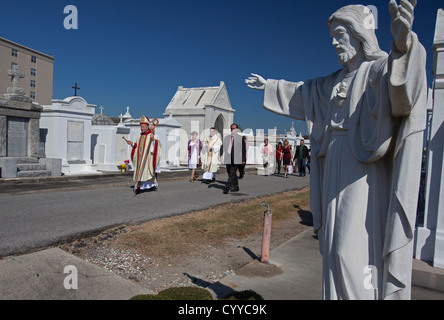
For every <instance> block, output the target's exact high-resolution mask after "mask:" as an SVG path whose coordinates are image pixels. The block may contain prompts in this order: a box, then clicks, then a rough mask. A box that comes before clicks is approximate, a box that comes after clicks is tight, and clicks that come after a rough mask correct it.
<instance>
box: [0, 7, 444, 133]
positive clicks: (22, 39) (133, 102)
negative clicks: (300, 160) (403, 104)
mask: <svg viewBox="0 0 444 320" xmlns="http://www.w3.org/2000/svg"><path fill="white" fill-rule="evenodd" d="M351 3H353V2H352V1H342V0H341V1H331V0H330V1H327V0H317V1H316V0H315V1H313V0H312V1H309V0H298V1H296V0H254V1H252V0H237V1H232V0H224V1H213V0H205V1H203V0H188V1H185V0H169V1H151V0H148V1H135V0H125V1H123V0H118V1H114V0H108V1H105V0H77V1H75V0H20V1H17V0H2V2H1V6H0V10H1V19H0V30H1V33H0V36H1V37H4V38H6V39H9V40H12V41H14V42H17V43H20V44H22V45H25V46H28V47H31V48H33V49H36V50H38V51H41V52H43V53H47V54H50V55H52V56H53V57H55V59H56V60H55V63H54V88H53V97H54V98H56V99H64V98H66V97H68V96H71V95H73V89H71V87H72V86H73V85H74V83H75V82H77V83H78V86H79V87H80V91H79V92H78V94H79V95H80V96H82V97H84V98H85V99H86V101H88V102H89V103H92V104H96V105H98V106H100V105H103V106H104V108H105V109H104V113H106V114H108V115H109V116H111V117H116V116H118V115H119V114H120V113H124V112H125V111H126V109H125V108H126V106H130V107H131V109H130V111H131V114H132V115H133V116H134V117H140V116H141V115H142V114H143V115H146V116H148V117H162V113H163V112H164V110H165V108H166V106H167V105H168V103H169V101H170V100H171V98H172V97H173V95H174V93H175V92H176V89H177V87H178V86H184V87H201V86H216V85H218V84H219V82H220V81H224V82H225V83H226V85H227V88H228V94H229V96H230V100H231V103H232V105H233V108H235V109H236V110H237V111H236V113H235V121H236V122H238V123H239V124H240V125H241V126H242V127H243V128H253V129H260V128H262V129H265V130H267V129H269V128H273V127H274V126H275V125H276V126H277V127H278V131H279V132H283V130H284V129H289V128H290V126H291V122H292V121H293V120H292V119H289V118H286V117H282V116H278V115H275V114H272V113H271V112H268V111H266V110H264V109H263V94H262V93H261V92H258V91H254V90H251V89H249V88H248V87H246V85H245V83H244V79H245V78H246V77H248V76H249V75H250V73H252V72H253V73H258V74H260V75H262V76H263V77H265V78H273V79H286V80H289V81H300V80H306V79H309V78H314V77H318V76H322V75H326V74H329V73H331V72H333V71H336V70H337V69H339V68H340V66H339V65H338V64H337V58H336V53H335V50H334V48H333V46H332V45H331V38H330V36H329V32H328V29H327V24H326V21H327V19H328V17H329V16H330V15H331V14H332V13H333V12H334V11H335V10H337V9H339V8H340V7H342V6H344V5H346V4H351ZM355 3H356V2H355ZM358 3H362V4H365V5H374V6H376V7H377V9H378V18H379V21H378V30H377V35H378V38H379V42H380V46H381V48H382V49H383V50H384V51H387V52H388V51H390V47H391V42H392V36H391V33H390V15H389V13H388V3H389V1H388V0H387V1H381V0H374V1H362V2H358ZM70 4H72V5H75V6H76V7H77V9H78V29H77V30H66V29H65V28H64V27H63V21H64V19H65V17H66V16H67V15H66V14H64V13H63V9H64V7H65V6H66V5H70ZM442 6H443V4H442V3H440V2H439V1H430V0H427V1H425V0H418V5H417V8H416V12H415V25H414V31H415V32H416V33H417V34H418V35H419V39H420V41H421V42H422V44H423V45H424V47H425V48H426V49H427V52H428V64H427V71H428V74H429V85H430V81H431V79H432V78H431V69H432V44H433V35H434V31H435V22H436V13H437V10H438V8H440V7H442ZM5 72H6V71H5ZM295 127H296V130H297V131H298V132H300V131H302V132H303V133H305V132H306V127H305V124H304V123H303V122H301V121H295Z"/></svg>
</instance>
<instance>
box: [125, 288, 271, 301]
mask: <svg viewBox="0 0 444 320" xmlns="http://www.w3.org/2000/svg"><path fill="white" fill-rule="evenodd" d="M130 300H194V301H196V300H213V297H212V296H211V293H210V292H209V291H208V290H206V289H203V288H198V287H178V288H169V289H166V290H163V291H161V292H159V293H158V294H141V295H137V296H134V297H132V298H131V299H130ZM222 300H264V298H262V296H261V295H260V294H258V293H256V292H254V291H252V290H245V291H234V292H232V293H230V294H229V295H228V296H227V297H225V298H224V299H222Z"/></svg>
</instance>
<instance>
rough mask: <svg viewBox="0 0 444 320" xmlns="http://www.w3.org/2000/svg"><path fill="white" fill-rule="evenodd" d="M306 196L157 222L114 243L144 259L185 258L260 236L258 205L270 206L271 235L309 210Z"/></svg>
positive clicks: (217, 208) (228, 206)
mask: <svg viewBox="0 0 444 320" xmlns="http://www.w3.org/2000/svg"><path fill="white" fill-rule="evenodd" d="M309 194H310V192H309V190H308V188H306V189H304V190H301V191H289V192H285V193H282V194H279V195H273V196H265V197H260V198H256V199H251V200H246V201H243V202H237V203H229V204H225V205H221V206H215V207H212V208H210V209H207V210H203V211H198V212H192V213H188V214H185V215H182V216H176V217H171V218H163V219H157V220H154V221H150V222H147V223H144V224H142V225H139V226H134V227H132V228H131V229H130V232H128V233H126V234H121V235H119V236H118V242H119V243H120V244H122V245H123V246H126V247H129V248H132V249H136V250H138V251H139V252H141V253H143V254H146V255H155V256H164V255H165V254H167V255H179V256H180V255H182V254H189V253H190V252H191V251H193V250H196V249H197V248H198V247H199V246H201V245H208V244H215V245H217V244H219V243H221V242H222V241H224V240H226V239H229V238H239V237H244V236H247V235H250V234H254V233H260V232H262V228H263V220H264V211H265V207H261V204H262V203H267V204H269V205H270V209H271V211H272V213H273V222H272V232H273V229H274V230H276V229H278V228H279V227H280V226H281V225H282V223H284V222H285V221H286V220H288V219H290V218H293V217H295V216H297V215H298V214H299V216H301V212H307V211H305V210H309V209H308V208H309V198H310V197H309ZM301 218H302V217H301Z"/></svg>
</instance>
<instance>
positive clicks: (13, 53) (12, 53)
mask: <svg viewBox="0 0 444 320" xmlns="http://www.w3.org/2000/svg"><path fill="white" fill-rule="evenodd" d="M11 55H12V56H13V57H17V56H18V50H17V49H12V51H11Z"/></svg>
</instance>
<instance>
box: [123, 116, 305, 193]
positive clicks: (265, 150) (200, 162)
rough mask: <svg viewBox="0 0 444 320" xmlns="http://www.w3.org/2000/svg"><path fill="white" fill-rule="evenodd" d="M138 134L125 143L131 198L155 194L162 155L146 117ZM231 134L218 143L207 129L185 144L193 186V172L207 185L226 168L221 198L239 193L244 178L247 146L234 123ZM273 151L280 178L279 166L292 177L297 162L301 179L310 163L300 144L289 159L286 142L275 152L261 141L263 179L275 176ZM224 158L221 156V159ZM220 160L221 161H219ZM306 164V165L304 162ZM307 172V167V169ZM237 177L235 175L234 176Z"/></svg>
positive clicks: (151, 126) (152, 124)
mask: <svg viewBox="0 0 444 320" xmlns="http://www.w3.org/2000/svg"><path fill="white" fill-rule="evenodd" d="M140 127H141V134H140V135H139V137H138V138H137V141H134V142H133V141H129V140H127V143H128V144H129V145H131V146H132V152H131V160H132V162H133V164H134V181H135V182H136V184H135V186H134V192H135V194H138V193H140V192H141V191H143V190H155V189H156V188H157V186H158V184H157V173H158V172H159V161H160V156H161V154H162V146H161V143H160V140H159V138H158V137H157V136H156V134H155V124H154V123H153V121H150V120H149V119H148V118H147V117H145V116H142V118H141V119H140ZM230 130H231V133H230V134H229V135H227V136H226V137H225V138H223V139H222V137H221V135H220V134H219V133H218V132H217V130H216V129H215V128H210V130H209V135H208V136H207V137H205V138H204V139H203V140H200V139H199V138H198V136H199V135H198V133H197V132H196V131H193V132H192V133H191V139H190V140H189V141H188V144H187V151H186V155H185V157H186V160H187V161H188V168H189V169H190V172H191V176H190V182H191V183H193V182H194V181H196V180H197V178H198V177H199V175H198V173H197V170H198V169H199V168H201V169H202V170H203V171H204V173H203V181H204V182H205V183H207V184H209V183H211V182H214V181H215V180H216V172H217V171H218V170H219V167H220V165H221V164H224V165H225V166H226V170H227V174H228V180H227V183H226V185H225V187H224V189H223V193H224V194H228V193H229V192H236V191H239V179H242V178H243V176H244V174H245V165H246V163H247V150H248V142H247V139H246V137H245V136H243V135H241V134H240V131H239V126H238V125H237V124H236V123H233V124H231V126H230ZM274 150H275V151H276V164H277V170H278V172H277V173H279V174H280V171H281V163H282V164H283V167H284V177H286V178H288V174H291V173H292V170H291V168H292V163H293V161H296V162H297V165H298V168H299V175H301V176H305V167H306V164H307V160H308V161H309V159H310V154H309V150H308V148H307V147H306V146H305V145H304V141H301V146H298V147H297V148H296V151H295V153H294V155H293V152H292V149H291V146H290V145H289V142H288V140H285V141H284V144H283V145H282V144H281V143H280V142H279V144H278V146H277V148H276V149H274V148H273V147H272V146H271V145H270V144H269V143H268V139H265V141H264V145H263V146H262V148H261V150H260V152H261V155H262V158H263V165H264V172H265V175H269V174H273V173H276V172H275V170H274V166H273V165H272V163H273V153H274ZM224 154H225V156H224ZM221 159H223V160H222V161H221ZM308 163H309V162H308ZM308 168H309V167H308ZM238 173H239V175H238Z"/></svg>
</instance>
